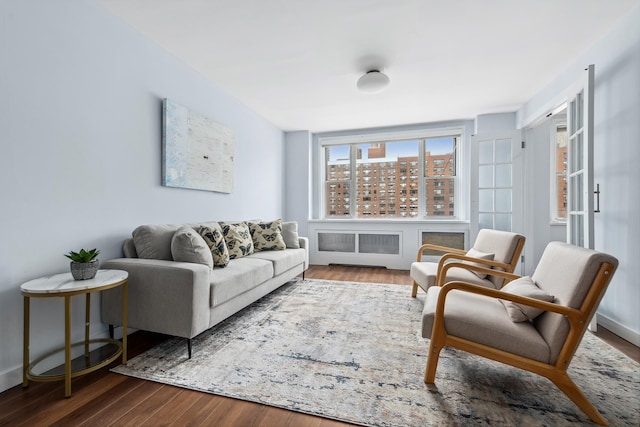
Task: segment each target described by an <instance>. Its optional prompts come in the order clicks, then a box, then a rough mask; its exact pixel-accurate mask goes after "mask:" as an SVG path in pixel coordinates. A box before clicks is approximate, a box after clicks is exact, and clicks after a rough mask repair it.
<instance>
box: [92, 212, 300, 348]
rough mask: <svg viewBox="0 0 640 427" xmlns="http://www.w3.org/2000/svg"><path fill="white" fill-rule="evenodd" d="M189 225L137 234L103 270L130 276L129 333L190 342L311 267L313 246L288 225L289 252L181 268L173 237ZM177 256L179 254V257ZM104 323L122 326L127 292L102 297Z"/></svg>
mask: <svg viewBox="0 0 640 427" xmlns="http://www.w3.org/2000/svg"><path fill="white" fill-rule="evenodd" d="M184 225H188V226H189V227H193V228H195V229H197V228H198V226H202V225H205V226H211V227H219V225H218V223H217V222H207V223H201V224H172V225H145V226H140V227H138V228H136V230H134V232H133V238H132V239H127V240H126V241H125V242H124V245H123V251H124V255H125V257H124V258H119V259H112V260H109V261H106V262H104V263H103V264H102V266H101V268H104V269H118V270H126V271H127V272H129V279H128V284H129V288H128V320H127V323H128V327H130V328H134V329H140V330H145V331H151V332H157V333H162V334H167V335H174V336H177V337H183V338H186V339H187V340H188V341H187V343H188V354H189V357H191V339H192V338H193V337H195V336H196V335H198V334H200V333H202V332H204V331H206V330H207V329H209V328H211V327H212V326H214V325H216V324H218V323H220V322H221V321H223V320H224V319H226V318H227V317H229V316H231V315H233V314H234V313H237V312H238V311H240V310H241V309H243V308H244V307H246V306H248V305H249V304H251V303H253V302H254V301H256V300H258V299H260V298H262V297H263V296H265V295H267V294H268V293H270V292H272V291H273V290H275V289H277V288H278V287H280V286H282V285H283V284H285V283H287V282H288V281H289V280H291V279H293V278H294V277H296V276H298V275H299V274H303V277H304V271H305V270H306V269H307V267H308V265H309V252H308V247H309V241H308V239H307V238H305V237H298V236H297V224H296V223H291V222H289V223H283V224H282V225H283V227H282V228H283V233H282V234H283V236H284V240H285V242H286V245H287V247H286V249H284V250H269V251H266V250H265V251H260V252H255V253H253V254H251V255H247V256H243V257H241V258H238V259H231V260H230V261H229V263H228V265H227V266H226V267H224V268H220V267H215V266H214V267H213V268H210V267H209V266H207V265H204V264H200V263H194V262H178V261H174V260H173V256H172V237H173V236H174V233H175V232H176V231H177V230H178V229H179V228H180V227H183V226H184ZM174 253H175V252H174ZM101 315H102V322H103V323H106V324H108V325H109V329H110V333H111V334H113V327H114V326H121V324H122V291H121V290H120V289H112V290H107V291H104V292H103V293H102V300H101Z"/></svg>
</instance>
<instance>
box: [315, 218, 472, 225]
mask: <svg viewBox="0 0 640 427" xmlns="http://www.w3.org/2000/svg"><path fill="white" fill-rule="evenodd" d="M331 223H334V224H335V223H358V224H398V223H401V224H469V221H468V220H462V219H409V218H375V219H374V218H371V219H364V218H358V219H353V218H344V219H342V218H331V219H329V218H325V219H310V220H309V224H331Z"/></svg>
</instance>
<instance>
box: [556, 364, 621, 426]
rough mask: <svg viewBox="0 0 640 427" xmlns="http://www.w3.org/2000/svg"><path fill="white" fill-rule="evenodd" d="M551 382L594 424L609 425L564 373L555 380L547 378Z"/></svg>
mask: <svg viewBox="0 0 640 427" xmlns="http://www.w3.org/2000/svg"><path fill="white" fill-rule="evenodd" d="M549 379H550V380H551V382H553V383H554V384H555V385H556V386H557V387H558V388H559V389H560V390H562V392H563V393H564V394H566V395H567V397H568V398H569V399H571V400H572V401H573V403H575V404H576V405H577V406H578V408H580V409H581V410H582V412H584V413H585V414H587V415H588V416H589V418H591V421H593V422H594V423H596V424H599V425H601V426H607V425H609V423H608V422H607V420H605V419H604V418H603V417H602V415H600V412H598V410H597V409H596V408H595V406H593V405H592V404H591V402H589V399H587V397H586V396H585V395H584V393H582V391H580V389H579V388H578V386H577V385H576V384H575V383H574V382H573V381H572V380H571V378H569V375H567V373H566V372H563V374H562V375H559V376H557V377H555V378H549Z"/></svg>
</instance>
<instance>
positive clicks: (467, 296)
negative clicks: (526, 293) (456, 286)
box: [422, 286, 550, 363]
mask: <svg viewBox="0 0 640 427" xmlns="http://www.w3.org/2000/svg"><path fill="white" fill-rule="evenodd" d="M441 291H442V288H441V287H438V286H432V287H430V288H429V289H428V290H427V297H426V299H425V302H424V309H423V311H422V336H423V337H424V338H431V332H432V329H433V322H434V319H435V312H436V306H437V302H438V296H439V295H440V292H441ZM444 313H445V320H444V328H445V330H446V331H447V333H448V334H451V335H454V336H457V337H460V338H465V339H469V340H472V341H474V342H478V343H481V344H484V345H487V346H489V347H494V348H499V349H501V350H504V351H508V352H510V353H515V354H518V355H520V356H523V357H530V358H532V359H535V360H538V361H540V362H543V363H549V357H550V351H549V346H548V345H547V343H546V342H545V340H544V339H543V338H542V336H541V335H540V334H539V333H538V331H537V330H536V328H535V327H534V326H533V324H532V323H531V322H518V323H516V322H512V321H511V319H510V318H509V315H508V314H507V311H506V310H505V309H504V307H503V306H502V304H501V303H500V302H499V300H498V299H496V298H490V297H487V296H484V295H477V294H472V293H469V292H464V291H459V290H454V291H451V292H449V294H448V295H447V299H446V301H445V307H444Z"/></svg>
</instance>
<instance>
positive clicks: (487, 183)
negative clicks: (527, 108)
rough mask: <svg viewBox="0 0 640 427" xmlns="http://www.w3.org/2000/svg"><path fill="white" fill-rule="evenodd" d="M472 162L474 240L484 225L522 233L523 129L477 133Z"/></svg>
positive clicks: (473, 139) (472, 143)
mask: <svg viewBox="0 0 640 427" xmlns="http://www.w3.org/2000/svg"><path fill="white" fill-rule="evenodd" d="M471 165H472V167H471V178H472V179H471V185H470V187H471V188H470V191H471V218H470V219H471V223H470V231H471V236H470V241H471V242H473V241H474V240H475V237H476V236H477V234H478V231H479V230H480V229H483V228H490V229H494V230H504V231H515V232H522V228H523V207H522V204H523V194H522V193H523V175H524V174H523V168H524V162H523V149H522V132H521V131H520V130H516V131H505V132H493V133H486V134H479V135H474V136H473V137H472V138H471Z"/></svg>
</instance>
